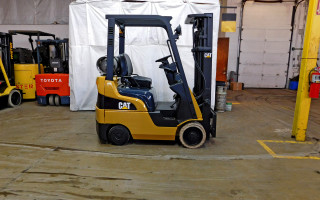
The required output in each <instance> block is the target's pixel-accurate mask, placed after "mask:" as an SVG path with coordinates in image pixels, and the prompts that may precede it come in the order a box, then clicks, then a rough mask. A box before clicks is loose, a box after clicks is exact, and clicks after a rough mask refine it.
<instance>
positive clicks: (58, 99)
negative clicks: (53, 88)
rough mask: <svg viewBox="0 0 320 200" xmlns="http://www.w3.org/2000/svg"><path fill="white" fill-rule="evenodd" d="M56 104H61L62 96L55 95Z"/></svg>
mask: <svg viewBox="0 0 320 200" xmlns="http://www.w3.org/2000/svg"><path fill="white" fill-rule="evenodd" d="M54 104H55V105H56V106H60V96H59V95H55V96H54Z"/></svg>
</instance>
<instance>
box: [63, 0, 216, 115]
mask: <svg viewBox="0 0 320 200" xmlns="http://www.w3.org/2000/svg"><path fill="white" fill-rule="evenodd" d="M219 12H220V5H219V0H210V1H209V0H197V1H196V0H194V1H191V0H190V1H188V0H184V1H182V0H172V1H164V0H158V1H150V0H149V1H143V2H125V1H120V0H104V1H103V0H100V1H97V0H95V1H90V0H87V1H84V0H78V1H77V2H74V3H71V4H70V6H69V14H70V15H69V38H70V88H71V94H70V98H71V104H70V109H71V110H73V111H76V110H94V109H95V103H96V97H97V89H96V77H97V76H99V75H100V74H99V73H98V70H97V68H96V61H97V59H98V58H100V57H101V56H104V55H106V53H107V26H108V21H107V20H106V19H105V15H106V14H144V15H147V14H153V15H163V16H172V20H171V24H172V29H174V28H175V27H176V26H178V25H179V24H180V25H181V27H182V35H181V36H180V39H179V40H178V42H177V44H178V49H179V53H180V56H181V60H182V64H183V66H184V70H185V74H186V76H187V80H188V84H189V87H190V88H193V75H194V74H193V72H194V61H193V57H192V53H191V48H192V25H186V24H184V21H185V19H186V17H187V15H188V14H194V13H213V52H212V60H213V63H212V66H213V67H212V107H213V106H214V99H215V98H214V96H215V76H216V75H215V74H216V70H215V69H216V55H217V38H218V28H219V15H220V14H219ZM116 30H117V29H116ZM117 31H118V30H117ZM117 34H118V33H117V32H116V35H117ZM125 37H126V46H125V52H126V53H127V54H128V55H129V56H130V58H131V60H132V63H133V70H134V73H136V74H139V75H143V76H147V77H150V78H152V85H153V87H154V88H155V89H156V92H157V99H158V101H171V100H172V96H173V93H172V92H171V90H170V89H169V86H168V83H167V79H166V77H165V74H164V72H163V70H161V69H159V67H158V66H159V63H155V60H157V59H158V58H161V57H164V56H166V55H168V54H169V51H168V47H167V46H166V40H167V35H166V32H165V31H164V29H162V28H151V27H148V28H142V27H129V28H126V33H125ZM115 55H118V37H116V40H115Z"/></svg>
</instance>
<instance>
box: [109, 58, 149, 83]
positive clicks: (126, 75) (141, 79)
mask: <svg viewBox="0 0 320 200" xmlns="http://www.w3.org/2000/svg"><path fill="white" fill-rule="evenodd" d="M115 61H116V62H117V63H118V65H120V68H121V74H120V76H121V81H122V82H123V83H124V84H125V85H128V86H130V87H134V88H148V89H151V85H152V79H151V78H148V77H145V76H139V75H136V74H133V67H132V62H131V59H130V57H129V56H128V54H126V53H123V54H120V55H119V56H117V57H115Z"/></svg>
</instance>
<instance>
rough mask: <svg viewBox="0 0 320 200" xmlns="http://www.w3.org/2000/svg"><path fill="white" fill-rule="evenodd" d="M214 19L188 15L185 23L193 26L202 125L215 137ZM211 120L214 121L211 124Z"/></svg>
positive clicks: (195, 80) (194, 89) (193, 51)
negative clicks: (212, 102) (212, 97)
mask: <svg viewBox="0 0 320 200" xmlns="http://www.w3.org/2000/svg"><path fill="white" fill-rule="evenodd" d="M212 17H213V14H212V13H204V14H191V15H188V17H187V19H186V21H185V23H186V24H192V25H193V26H192V33H193V34H192V37H193V48H192V50H191V51H192V53H193V57H194V65H195V67H194V88H193V93H194V94H195V97H196V99H197V102H198V104H199V107H200V109H201V112H202V116H203V123H202V125H203V126H204V128H205V129H206V131H207V133H209V132H211V135H212V136H213V137H215V136H216V130H215V127H216V126H215V124H216V114H215V113H214V111H213V110H212V109H211V80H212V23H213V21H212V20H213V19H212ZM210 119H213V121H211V122H210ZM212 123H213V124H212ZM209 130H210V131H209ZM207 136H208V135H207Z"/></svg>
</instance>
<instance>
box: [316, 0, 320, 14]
mask: <svg viewBox="0 0 320 200" xmlns="http://www.w3.org/2000/svg"><path fill="white" fill-rule="evenodd" d="M316 13H317V15H320V0H318V8H317V11H316Z"/></svg>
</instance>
